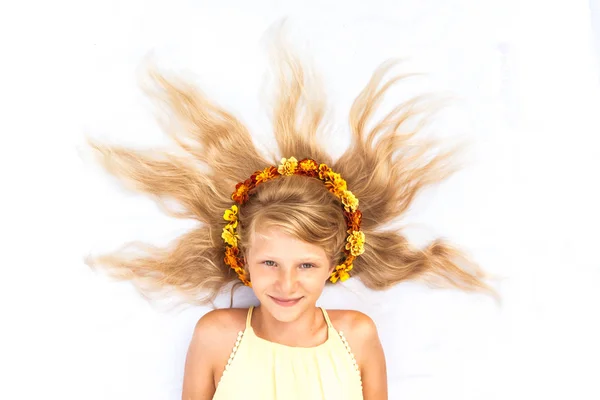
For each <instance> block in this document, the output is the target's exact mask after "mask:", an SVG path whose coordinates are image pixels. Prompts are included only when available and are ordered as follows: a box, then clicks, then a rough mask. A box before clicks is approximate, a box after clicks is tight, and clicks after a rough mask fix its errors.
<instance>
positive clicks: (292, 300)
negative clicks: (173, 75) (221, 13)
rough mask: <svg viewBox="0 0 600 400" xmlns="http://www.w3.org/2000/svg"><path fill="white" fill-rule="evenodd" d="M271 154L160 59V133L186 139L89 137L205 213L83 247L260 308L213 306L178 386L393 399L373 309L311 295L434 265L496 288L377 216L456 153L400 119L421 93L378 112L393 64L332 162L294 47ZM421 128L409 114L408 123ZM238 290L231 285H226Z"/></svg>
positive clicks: (177, 211) (153, 289) (195, 393)
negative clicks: (138, 239)
mask: <svg viewBox="0 0 600 400" xmlns="http://www.w3.org/2000/svg"><path fill="white" fill-rule="evenodd" d="M278 65H279V67H280V69H279V71H280V80H279V92H278V94H277V101H276V105H275V109H274V120H273V123H274V134H275V138H276V140H277V145H278V150H279V153H280V157H284V158H279V157H277V158H273V159H272V160H269V159H267V158H265V157H264V156H263V155H262V154H261V153H260V152H259V151H258V150H257V149H256V147H255V146H254V144H253V141H252V138H251V135H250V134H249V132H248V131H247V130H246V128H245V127H244V125H243V124H242V123H241V122H240V121H239V120H237V119H236V118H235V117H234V116H233V115H231V114H229V113H227V112H226V111H224V110H223V109H221V108H219V107H217V106H216V105H215V104H213V103H211V102H210V101H209V100H208V99H207V98H206V97H205V96H204V95H203V94H201V93H200V92H199V91H198V90H197V89H195V88H194V87H192V86H191V85H188V84H186V83H184V82H181V81H179V80H176V79H167V78H165V77H164V76H163V75H160V74H158V73H156V72H152V73H151V77H152V78H153V81H154V82H155V83H156V85H155V87H156V88H157V89H158V90H157V91H156V92H155V94H156V95H158V97H159V98H160V99H162V100H163V102H164V104H166V105H167V106H168V107H167V108H168V110H170V111H171V115H172V117H173V118H172V122H173V123H172V124H169V125H167V128H166V131H167V132H168V134H169V135H170V137H171V138H172V139H173V140H174V142H175V143H176V144H177V148H178V149H179V150H182V151H181V152H180V153H181V154H176V153H173V152H156V153H154V152H141V151H134V150H130V149H125V148H121V147H117V146H108V145H103V144H99V143H97V142H90V143H91V145H92V147H93V148H94V149H95V150H97V153H98V155H99V160H100V162H101V163H102V164H103V166H104V167H105V168H106V169H107V170H108V171H109V172H110V173H112V174H114V175H116V176H118V177H119V178H122V179H123V180H124V181H125V182H127V183H129V184H130V185H132V186H133V187H134V188H135V189H138V190H140V191H142V192H145V193H148V194H151V195H153V196H154V197H155V198H156V200H157V201H158V203H159V204H160V205H161V206H162V207H163V208H164V210H165V211H166V212H168V213H169V214H170V215H172V216H174V217H177V218H193V219H195V220H198V221H199V222H201V225H199V226H198V227H197V228H195V229H193V230H191V231H190V232H188V233H187V234H185V235H183V236H182V237H180V238H179V239H178V240H177V241H176V242H175V243H174V244H173V246H171V247H169V248H165V249H159V248H153V247H150V246H144V247H140V248H139V249H138V250H143V253H142V254H140V253H139V252H138V253H136V254H135V255H131V254H130V253H125V252H117V253H114V254H109V255H103V256H99V257H95V258H93V259H91V260H89V262H90V264H91V265H94V266H100V267H103V268H104V269H105V270H106V272H107V273H109V274H111V275H113V276H115V277H118V278H121V279H129V280H131V281H132V282H134V284H135V285H136V286H137V288H138V289H139V290H140V291H142V292H143V293H144V294H148V295H161V294H162V295H163V296H164V295H166V293H167V291H168V293H169V294H173V293H175V294H177V295H178V296H180V297H182V298H184V299H185V300H186V301H188V302H190V303H206V302H209V301H211V300H212V299H214V298H215V296H217V295H218V294H219V293H220V292H222V290H223V289H224V288H226V287H228V285H229V284H230V283H232V282H237V284H244V285H247V286H251V287H252V290H253V292H254V294H255V295H256V297H257V299H258V300H259V302H260V306H258V307H256V308H252V307H251V308H249V309H234V308H230V309H220V310H214V311H211V312H209V313H208V314H206V315H204V316H203V317H202V318H201V319H200V320H199V321H198V323H197V325H196V328H195V331H194V334H193V338H192V340H191V343H190V346H189V351H188V354H187V359H186V364H185V376H184V382H183V399H187V400H203V399H211V398H214V399H219V400H222V399H240V398H249V399H261V400H266V399H282V400H292V399H303V400H307V399H327V400H332V399H343V400H352V399H368V400H374V399H387V378H386V366H385V358H384V352H383V349H382V346H381V343H380V341H379V338H378V334H377V330H376V327H375V324H374V323H373V321H372V320H371V319H370V318H369V317H368V316H366V315H364V314H362V313H360V312H357V311H351V310H325V309H323V308H320V307H317V306H316V303H317V301H318V299H319V296H320V295H321V293H322V291H323V288H324V286H325V285H326V284H332V285H335V284H336V283H337V282H340V281H345V280H346V279H348V278H349V277H357V278H359V279H360V280H361V281H362V282H363V283H364V284H365V285H366V286H367V287H369V288H372V289H386V288H389V287H390V286H392V285H394V284H396V283H398V282H401V281H404V280H408V279H426V280H428V281H430V282H436V283H441V284H444V285H447V286H453V287H457V288H460V289H463V290H469V291H473V290H490V288H489V287H488V286H487V285H486V284H485V283H484V282H483V280H482V279H483V274H482V272H481V271H480V270H479V269H478V268H477V266H475V265H473V264H472V263H470V262H469V261H468V260H467V259H466V258H465V257H464V256H463V255H462V254H461V253H460V252H459V251H458V250H456V249H454V248H453V247H451V246H450V245H448V244H445V243H443V242H442V241H440V240H436V241H434V242H433V243H431V244H430V245H429V246H427V247H426V248H424V249H418V248H415V247H414V246H411V245H410V243H408V241H407V240H406V239H405V237H404V236H403V235H402V233H401V232H400V231H398V230H394V229H384V228H383V226H384V225H386V224H388V223H390V222H392V221H394V220H395V219H396V218H398V217H400V216H401V215H402V214H403V213H404V212H405V211H406V210H407V208H408V207H409V205H410V204H411V202H412V200H413V199H414V197H415V195H417V194H418V192H419V191H420V190H421V189H422V188H423V187H425V186H427V185H431V184H433V183H436V182H439V181H441V180H443V179H444V178H446V177H447V176H449V174H450V173H451V172H452V171H451V170H450V169H449V168H448V164H447V161H449V159H450V157H451V156H452V154H453V152H451V151H448V152H446V153H441V154H438V155H436V156H435V157H426V156H425V154H426V153H427V152H428V150H429V149H430V147H429V146H430V143H425V142H418V141H415V140H414V137H415V134H416V133H417V131H416V130H413V131H410V130H408V131H407V128H406V126H407V122H409V121H411V120H412V118H413V117H414V116H418V115H419V114H420V113H421V112H423V111H426V110H427V109H426V108H425V109H421V111H419V107H421V106H422V103H421V101H420V99H419V98H415V99H413V100H411V101H408V102H406V103H404V104H400V105H399V106H397V107H396V108H394V109H393V110H392V111H391V112H389V113H388V114H387V115H385V116H384V117H383V119H381V120H379V121H375V123H373V121H372V115H373V113H374V111H375V109H376V107H377V105H378V103H379V102H380V101H381V99H382V97H383V95H384V93H385V92H386V90H387V89H388V88H389V87H390V86H391V85H392V84H393V83H395V82H396V81H398V80H399V78H398V77H395V78H392V79H389V80H385V79H384V78H385V75H386V72H387V71H388V70H389V68H390V67H391V66H392V64H384V65H383V66H382V67H380V68H379V69H378V70H377V71H376V72H375V73H374V75H373V77H372V79H371V81H370V82H369V83H368V84H367V85H366V87H365V89H364V90H363V91H362V92H361V93H360V94H359V96H358V97H357V99H356V100H355V102H354V104H353V106H352V109H351V112H350V130H351V134H352V143H351V146H350V147H349V148H348V149H347V150H346V152H345V153H344V154H343V155H342V156H341V157H340V158H339V159H338V160H336V161H334V160H332V158H331V156H330V155H329V154H328V152H327V149H325V148H323V147H322V146H321V145H319V143H318V141H317V136H318V134H319V133H322V130H323V127H324V125H323V115H324V105H323V102H322V101H315V100H314V99H315V96H314V95H313V91H314V90H315V89H316V88H314V87H310V86H309V85H308V82H307V81H308V79H306V77H305V74H304V70H303V68H302V67H301V66H300V63H299V62H298V60H297V59H296V58H294V57H293V56H290V55H283V56H281V57H280V58H279V64H278ZM413 126H414V125H413ZM232 290H233V289H232Z"/></svg>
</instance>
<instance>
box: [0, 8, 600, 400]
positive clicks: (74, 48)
mask: <svg viewBox="0 0 600 400" xmlns="http://www.w3.org/2000/svg"><path fill="white" fill-rule="evenodd" d="M222 3H223V4H221V2H192V1H169V2H167V1H162V2H161V1H147V0H146V1H142V0H138V1H82V2H51V3H50V2H45V3H42V2H40V3H39V4H35V3H33V2H30V3H27V2H19V3H18V4H19V5H18V6H17V5H16V4H17V3H14V4H13V5H10V6H3V7H2V8H3V9H2V10H1V12H0V34H1V35H0V37H1V38H0V41H1V44H2V47H1V48H2V53H3V56H4V57H3V61H2V63H1V64H0V71H1V74H0V88H1V90H0V105H1V110H2V113H1V118H0V129H1V132H2V135H0V141H1V146H0V152H1V153H0V154H1V157H0V166H1V167H2V168H1V169H0V171H1V174H2V176H1V177H2V185H1V186H0V187H2V189H3V190H2V193H3V196H2V198H1V200H0V201H1V202H2V207H0V213H2V214H1V215H0V216H1V219H0V221H2V223H0V226H1V228H0V229H1V230H2V243H3V244H2V253H1V254H2V256H3V257H2V266H1V268H2V279H0V307H2V309H1V311H2V316H3V319H2V321H3V322H4V324H3V328H2V329H0V339H1V340H0V373H1V375H0V382H2V383H1V384H0V398H2V399H34V398H42V397H43V398H52V399H54V398H56V399H86V400H87V399H90V400H96V399H111V400H112V399H114V400H118V399H177V398H180V393H181V380H182V374H183V363H184V357H185V352H186V350H187V345H188V343H189V339H190V336H191V333H192V329H193V326H194V324H195V322H196V321H197V319H198V318H199V317H200V316H202V315H203V314H204V313H205V312H206V311H207V310H208V308H189V309H186V310H184V311H181V312H177V313H176V312H171V313H162V312H159V311H157V310H154V309H153V308H151V307H150V305H148V304H147V303H146V302H145V301H144V300H142V299H141V298H140V297H139V296H138V295H137V293H136V292H135V291H133V290H132V288H131V287H130V286H129V285H128V284H123V283H119V284H115V283H111V282H108V281H107V280H105V279H103V278H102V277H101V276H98V275H94V274H93V273H91V272H90V271H89V270H88V269H87V267H85V266H84V265H83V263H82V259H83V257H84V256H85V255H86V254H87V253H88V252H90V251H94V252H96V251H101V250H108V249H111V248H115V247H116V246H118V245H119V244H121V243H123V242H124V241H127V240H132V239H144V240H149V241H152V242H156V243H164V242H166V241H168V240H169V239H171V238H173V237H174V236H175V235H177V234H178V233H181V232H183V231H184V230H186V229H188V228H189V227H190V226H191V223H190V222H186V221H173V220H170V219H168V218H166V217H164V216H162V215H161V214H160V213H159V212H158V210H157V208H156V207H155V206H154V205H153V204H152V203H151V202H150V201H149V200H148V199H145V198H143V197H141V196H138V195H132V194H131V193H127V192H124V191H123V190H121V189H120V188H119V187H118V186H117V185H116V183H115V182H114V181H113V180H111V179H109V178H107V177H106V176H105V175H104V174H103V173H102V172H101V171H99V169H98V168H97V167H96V166H95V165H93V164H90V163H89V162H88V161H86V159H85V158H82V157H81V154H80V153H79V152H78V149H79V148H80V147H81V145H82V139H83V135H84V133H89V134H92V135H94V136H95V137H101V138H104V139H106V140H111V141H112V140H114V141H119V142H121V143H125V144H132V145H140V146H146V145H152V144H156V143H162V142H163V141H164V137H163V136H162V134H161V132H160V131H159V130H158V128H157V126H156V125H155V123H154V120H153V118H152V116H151V114H150V107H149V106H148V102H147V100H146V99H145V98H144V97H143V96H142V95H141V93H140V91H139V90H138V88H137V86H136V79H137V78H136V77H137V75H136V71H137V70H138V67H139V65H140V62H141V61H142V58H143V57H144V56H145V55H146V54H147V53H148V51H150V50H153V51H154V53H155V55H156V58H157V60H159V62H160V64H161V65H163V66H168V67H169V68H174V69H177V70H181V71H190V72H193V73H194V74H195V75H196V76H197V78H198V82H199V83H200V84H201V86H202V88H203V89H204V90H205V91H206V92H207V93H208V94H209V95H211V96H212V97H213V98H214V99H215V100H216V101H218V102H219V103H220V104H222V105H223V106H225V107H226V108H227V109H229V110H231V111H233V112H234V113H235V114H236V115H238V116H240V117H241V118H242V120H244V121H245V122H246V123H247V125H248V126H249V127H250V128H251V130H252V131H253V132H254V133H255V134H256V135H257V137H265V138H268V135H269V133H270V126H269V121H268V119H267V114H266V112H267V111H268V109H267V102H266V101H265V98H264V95H262V94H261V88H262V87H263V84H264V82H265V78H266V76H267V75H266V72H267V67H268V59H267V57H266V54H265V52H264V43H265V36H264V35H265V31H266V30H267V29H268V28H269V27H271V26H272V24H273V23H274V22H276V21H278V20H279V19H280V18H281V17H284V16H288V17H290V18H289V22H290V24H289V25H290V28H291V36H292V37H293V40H292V42H293V43H294V44H296V45H297V47H298V49H299V50H300V51H301V52H302V53H303V54H307V55H310V58H312V59H313V61H314V64H315V65H316V67H317V68H318V70H319V72H320V73H321V75H322V76H323V78H324V80H325V82H326V89H327V91H328V98H329V101H330V104H331V105H332V106H333V108H334V109H335V113H334V114H333V118H334V122H335V124H336V134H337V135H338V136H336V137H335V138H334V139H332V141H333V143H341V144H343V143H345V142H344V140H345V139H344V137H343V135H344V134H345V133H347V131H346V129H347V126H346V118H347V117H346V116H347V111H348V108H349V106H350V103H351V101H352V100H353V98H354V96H355V95H356V94H357V93H358V91H359V90H360V89H361V87H362V86H363V85H364V84H365V82H366V80H367V79H368V77H369V74H370V73H371V72H372V70H373V69H374V68H375V67H376V66H377V65H378V64H379V63H380V62H382V61H384V60H386V59H388V58H391V57H410V62H409V63H408V66H409V67H410V68H412V70H418V71H423V72H428V73H429V75H428V76H427V77H426V78H423V79H421V80H420V81H418V83H414V84H410V85H407V86H404V87H401V88H399V89H398V90H397V91H396V92H395V95H392V96H390V98H388V101H387V103H386V104H387V105H388V106H389V105H391V104H393V103H394V101H398V100H399V99H400V98H402V97H403V96H405V95H406V94H414V93H416V92H418V91H421V90H437V91H440V92H443V93H452V94H454V95H455V97H456V98H457V102H456V106H455V107H453V108H452V109H451V110H449V111H448V112H445V113H444V114H443V115H441V116H440V120H439V122H438V124H437V125H436V128H437V129H438V133H439V134H440V135H447V136H449V137H450V136H453V137H461V138H465V137H468V138H469V139H470V140H471V141H472V142H473V146H472V148H471V151H470V153H469V159H468V160H469V163H468V165H467V167H466V169H465V170H463V171H462V172H461V173H460V174H458V175H456V176H455V177H453V178H452V179H450V180H449V181H448V182H446V183H444V184H443V185H440V186H438V187H437V188H435V189H432V190H429V191H427V192H425V193H424V194H423V196H422V197H421V198H420V199H419V200H418V202H417V203H416V204H415V207H414V208H413V209H412V211H411V213H410V215H409V216H408V218H407V221H408V222H410V223H412V224H413V225H412V228H411V229H410V230H409V231H408V234H409V235H410V236H411V238H412V239H413V240H414V241H415V243H425V242H426V241H427V240H431V239H433V238H435V237H438V236H444V237H447V238H449V239H451V240H452V241H454V242H456V243H458V244H459V245H461V246H463V248H466V249H467V250H468V251H469V252H471V253H472V254H473V256H474V257H475V258H476V260H477V261H479V262H480V263H481V264H482V265H483V266H484V267H485V268H486V269H487V270H489V271H491V272H493V273H495V274H498V275H500V276H503V277H504V278H503V279H502V280H501V281H498V282H497V287H498V289H499V290H500V291H501V293H502V295H503V298H504V302H503V304H502V306H501V307H498V306H497V305H495V304H494V303H493V301H491V300H490V299H488V298H485V297H482V296H473V295H465V294H461V293H456V292H454V291H447V290H444V291H434V290H431V289H427V288H424V287H422V286H419V285H416V284H408V283H407V284H402V285H399V286H398V287H396V288H394V289H392V290H389V291H387V292H384V293H369V292H368V291H367V290H365V289H364V288H362V287H361V286H360V285H359V284H358V283H357V282H353V281H349V282H347V284H346V285H345V287H335V288H333V289H329V290H327V291H326V293H325V294H324V296H323V299H322V305H324V306H326V307H330V308H336V307H347V308H355V309H359V310H361V311H364V312H366V313H368V314H369V315H371V316H372V317H373V319H374V320H375V322H376V323H377V325H378V328H379V331H380V335H381V339H382V342H383V345H384V348H385V351H386V357H387V362H388V378H389V397H390V399H411V400H413V399H415V400H416V399H440V398H444V399H530V398H576V399H598V398H600V389H599V388H598V385H597V379H598V376H599V374H600V362H599V361H598V360H600V346H599V345H598V342H597V338H598V337H600V328H599V326H598V315H599V314H600V313H599V311H598V306H599V305H600V295H599V294H598V293H599V291H598V289H597V288H598V286H599V285H600V262H599V261H598V257H597V252H596V250H597V248H598V245H597V240H598V237H599V235H598V234H597V229H596V228H597V226H599V224H600V214H599V212H598V208H597V206H598V204H600V195H599V193H598V173H599V172H600V152H599V151H598V147H597V146H598V144H599V140H598V137H597V135H598V133H600V129H599V123H598V118H597V114H596V113H597V110H598V109H599V106H600V99H599V95H600V91H599V85H598V77H599V76H600V74H599V68H598V65H599V63H598V58H597V57H596V55H597V53H595V51H594V42H593V33H592V32H593V30H592V24H591V16H592V13H591V12H590V4H591V3H590V2H588V1H583V0H555V1H554V2H542V1H538V0H521V1H518V2H517V1H512V2H511V1H495V0H488V1H476V0H453V1H443V0H426V1H408V0H405V1H383V0H372V1H370V2H360V1H345V2H342V1H337V2H327V3H325V2H323V3H319V2H317V1H304V2H291V1H290V2H277V1H266V0H255V1H253V2H243V1H229V2H226V4H225V2H222ZM547 3H551V4H547ZM596 10H597V8H596ZM400 71H405V70H402V69H401V70H400ZM186 73H187V72H186ZM403 90H404V92H403ZM395 96H397V97H395ZM336 148H339V145H338V146H337V147H336ZM338 151H339V150H338ZM338 154H339V153H338ZM227 300H228V299H220V300H219V305H221V306H227ZM251 303H253V299H252V296H251V294H250V293H248V292H243V293H240V295H239V296H238V297H236V300H235V304H236V305H237V306H243V305H248V304H251Z"/></svg>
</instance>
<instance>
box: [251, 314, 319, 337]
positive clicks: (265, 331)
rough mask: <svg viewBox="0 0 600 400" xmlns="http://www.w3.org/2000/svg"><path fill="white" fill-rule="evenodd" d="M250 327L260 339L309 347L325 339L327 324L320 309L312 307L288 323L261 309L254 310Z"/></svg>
mask: <svg viewBox="0 0 600 400" xmlns="http://www.w3.org/2000/svg"><path fill="white" fill-rule="evenodd" d="M254 311H255V312H254V313H253V317H252V327H253V329H254V331H255V332H256V333H257V335H259V336H260V337H262V338H264V339H267V340H269V341H272V342H275V343H280V344H284V345H288V346H299V347H311V346H315V345H317V344H320V343H322V342H323V341H324V339H323V338H322V337H321V336H322V334H321V333H322V332H325V333H324V335H325V340H326V339H327V333H326V332H327V330H326V329H323V326H325V328H326V327H327V323H326V322H325V319H324V317H323V312H322V311H321V309H320V308H318V307H314V308H311V309H309V310H307V311H306V312H304V313H302V314H301V315H300V316H299V317H298V318H297V319H295V320H294V321H290V322H281V321H278V320H276V319H275V318H273V316H272V315H271V314H269V313H268V312H267V311H266V310H265V309H263V307H257V308H255V309H254Z"/></svg>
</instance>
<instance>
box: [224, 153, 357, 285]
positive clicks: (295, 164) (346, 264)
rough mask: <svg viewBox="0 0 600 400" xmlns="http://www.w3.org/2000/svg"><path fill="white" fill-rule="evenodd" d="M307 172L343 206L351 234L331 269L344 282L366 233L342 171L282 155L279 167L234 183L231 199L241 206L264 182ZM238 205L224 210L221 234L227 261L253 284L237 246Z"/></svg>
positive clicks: (332, 277) (331, 279) (266, 169)
mask: <svg viewBox="0 0 600 400" xmlns="http://www.w3.org/2000/svg"><path fill="white" fill-rule="evenodd" d="M289 175H304V176H309V177H312V178H318V179H319V180H321V181H323V182H324V183H325V186H326V187H327V189H329V191H330V192H331V193H333V194H335V195H336V196H337V197H338V198H339V199H340V200H341V202H342V204H343V205H344V217H345V218H346V224H347V226H348V231H347V232H348V237H347V238H346V242H347V243H346V246H345V248H344V253H345V258H344V261H343V262H342V263H341V264H340V265H337V266H336V267H335V269H334V271H333V272H332V274H331V276H330V277H329V280H330V281H331V282H333V283H336V282H337V281H338V280H340V281H345V280H346V279H348V278H349V277H350V275H349V274H348V272H350V271H351V270H352V263H353V262H354V260H355V258H356V257H358V256H359V255H361V254H362V253H364V251H365V249H364V244H365V234H364V233H363V232H361V230H360V222H361V219H362V213H361V212H360V211H359V210H358V199H357V198H356V197H355V196H354V195H353V194H352V192H351V191H349V190H348V189H347V187H346V181H345V180H343V179H342V178H341V176H340V174H338V173H335V172H333V171H332V170H331V168H329V167H328V166H327V165H325V164H317V162H316V161H315V160H312V159H310V158H305V159H303V160H301V161H297V160H296V159H295V158H294V157H290V158H288V159H285V158H282V159H281V164H280V165H279V167H278V168H276V167H273V166H270V167H267V168H265V169H264V170H262V171H256V172H255V173H254V174H252V176H251V177H250V179H247V180H245V181H244V182H240V183H238V184H237V185H236V186H235V192H233V194H232V195H231V199H232V200H233V201H235V202H236V203H237V204H239V205H240V206H241V205H243V204H244V203H245V202H246V201H248V199H249V192H250V190H252V189H254V188H255V187H256V186H258V185H260V184H261V183H263V182H266V181H269V180H271V179H275V178H277V177H279V176H289ZM237 214H238V206H237V205H235V204H234V205H232V206H231V208H230V209H228V210H225V214H224V215H223V219H224V220H225V221H227V225H226V226H225V227H224V228H223V233H222V234H221V237H222V238H223V240H224V241H225V243H226V244H227V246H226V249H225V264H227V265H228V266H229V267H231V269H233V270H234V271H235V272H236V273H237V275H238V277H239V278H240V280H241V281H242V282H243V283H244V285H246V286H250V287H251V286H252V284H251V283H250V280H249V279H248V276H247V274H246V271H245V270H244V260H243V258H241V257H240V250H239V248H238V240H239V236H238V234H237V226H238V217H237Z"/></svg>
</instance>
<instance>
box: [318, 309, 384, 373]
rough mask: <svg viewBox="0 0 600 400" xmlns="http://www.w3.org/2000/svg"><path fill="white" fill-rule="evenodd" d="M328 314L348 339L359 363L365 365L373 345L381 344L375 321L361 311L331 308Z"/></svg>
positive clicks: (336, 327)
mask: <svg viewBox="0 0 600 400" xmlns="http://www.w3.org/2000/svg"><path fill="white" fill-rule="evenodd" d="M328 314H329V317H330V319H331V323H332V325H333V327H334V328H335V329H336V330H337V331H338V332H340V333H343V335H344V337H345V338H346V340H347V341H348V344H349V345H350V348H351V350H352V353H353V354H354V356H355V357H356V360H357V362H358V363H359V365H364V364H365V363H366V362H367V361H368V359H369V357H370V355H371V354H372V350H373V347H374V346H375V347H380V346H381V344H380V343H381V342H380V340H379V334H378V332H377V326H376V325H375V322H373V320H372V319H371V318H370V317H369V316H368V315H366V314H364V313H362V312H360V311H354V310H331V311H328Z"/></svg>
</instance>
